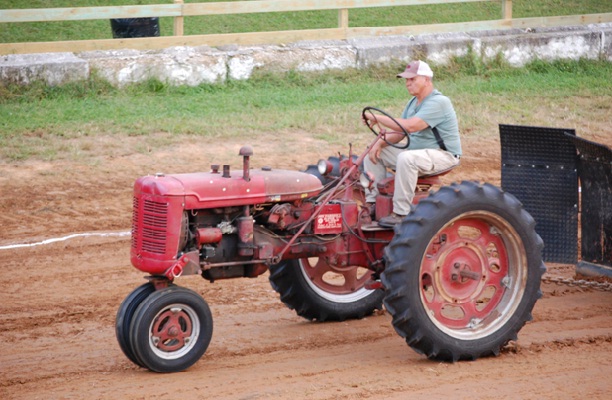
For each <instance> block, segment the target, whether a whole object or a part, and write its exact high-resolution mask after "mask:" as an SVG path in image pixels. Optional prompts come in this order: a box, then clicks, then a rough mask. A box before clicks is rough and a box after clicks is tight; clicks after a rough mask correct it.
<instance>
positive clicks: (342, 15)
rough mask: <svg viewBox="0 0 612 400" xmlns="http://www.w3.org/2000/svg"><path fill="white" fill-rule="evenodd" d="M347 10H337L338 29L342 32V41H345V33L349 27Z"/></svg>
mask: <svg viewBox="0 0 612 400" xmlns="http://www.w3.org/2000/svg"><path fill="white" fill-rule="evenodd" d="M348 12H349V10H348V8H341V9H339V10H338V28H340V29H342V31H343V32H344V39H346V31H347V29H348V25H349V15H348Z"/></svg>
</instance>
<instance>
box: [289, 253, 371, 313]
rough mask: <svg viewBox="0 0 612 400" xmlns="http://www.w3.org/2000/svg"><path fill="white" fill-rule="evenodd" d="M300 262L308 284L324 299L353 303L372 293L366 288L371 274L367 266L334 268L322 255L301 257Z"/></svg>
mask: <svg viewBox="0 0 612 400" xmlns="http://www.w3.org/2000/svg"><path fill="white" fill-rule="evenodd" d="M299 262H300V270H301V271H302V274H303V275H304V279H305V280H306V282H308V285H309V286H310V287H311V288H312V289H313V290H314V291H315V292H316V293H317V294H318V295H319V296H321V297H323V298H324V299H327V300H330V301H333V302H336V303H352V302H355V301H358V300H360V299H363V298H364V297H366V296H368V295H369V294H371V293H372V291H371V290H368V289H366V288H365V284H366V282H367V281H368V280H369V279H370V276H371V272H370V271H368V270H367V269H365V268H359V267H350V268H341V269H340V268H332V267H331V266H330V265H329V264H328V263H327V261H325V259H324V258H322V257H318V258H317V257H313V258H305V259H300V260H299Z"/></svg>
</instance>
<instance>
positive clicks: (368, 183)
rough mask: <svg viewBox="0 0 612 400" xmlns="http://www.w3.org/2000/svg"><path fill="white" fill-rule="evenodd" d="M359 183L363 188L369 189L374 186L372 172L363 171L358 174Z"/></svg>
mask: <svg viewBox="0 0 612 400" xmlns="http://www.w3.org/2000/svg"><path fill="white" fill-rule="evenodd" d="M359 183H360V184H361V186H363V188H364V189H371V188H372V186H374V174H373V173H371V172H364V173H362V174H361V175H360V176H359Z"/></svg>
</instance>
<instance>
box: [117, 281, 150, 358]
mask: <svg viewBox="0 0 612 400" xmlns="http://www.w3.org/2000/svg"><path fill="white" fill-rule="evenodd" d="M154 291H155V286H153V284H152V283H150V282H147V283H144V284H142V285H140V286H138V287H137V288H136V289H134V290H133V291H132V293H130V294H129V295H128V296H127V297H126V298H125V299H124V300H123V302H121V305H120V306H119V309H118V310H117V316H116V318H115V335H116V336H117V342H119V347H120V348H121V351H123V354H125V355H126V357H127V358H129V359H130V361H132V362H133V363H134V364H136V365H139V366H141V367H144V365H143V364H142V362H141V361H140V360H139V359H138V358H137V356H136V354H135V353H134V349H133V348H132V342H131V340H130V327H131V324H132V317H133V316H134V313H135V312H136V309H137V308H138V306H139V305H140V303H142V302H143V301H144V299H146V298H147V297H148V296H149V295H150V294H151V293H153V292H154Z"/></svg>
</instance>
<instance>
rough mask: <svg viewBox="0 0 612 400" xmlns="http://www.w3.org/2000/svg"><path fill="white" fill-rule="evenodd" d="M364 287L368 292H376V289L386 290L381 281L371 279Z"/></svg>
mask: <svg viewBox="0 0 612 400" xmlns="http://www.w3.org/2000/svg"><path fill="white" fill-rule="evenodd" d="M364 287H365V288H366V289H368V290H376V289H384V288H385V287H384V286H383V284H382V282H381V281H379V280H376V281H375V280H373V279H370V280H369V281H367V282H366V283H365V285H364Z"/></svg>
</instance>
